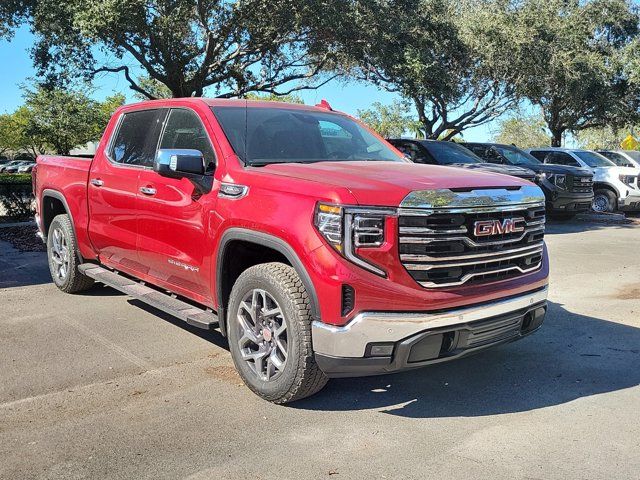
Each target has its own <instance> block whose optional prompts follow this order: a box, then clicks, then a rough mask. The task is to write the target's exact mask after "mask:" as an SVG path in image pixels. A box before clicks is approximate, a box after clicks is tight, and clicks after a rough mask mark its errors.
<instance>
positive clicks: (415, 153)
mask: <svg viewBox="0 0 640 480" xmlns="http://www.w3.org/2000/svg"><path fill="white" fill-rule="evenodd" d="M391 143H392V144H393V146H394V147H396V148H397V149H398V150H400V151H401V152H402V153H404V154H405V155H408V156H409V158H410V159H411V161H412V162H415V163H429V164H434V163H436V162H434V161H433V159H432V158H431V156H430V155H429V153H428V152H426V151H425V150H424V148H423V147H421V146H420V145H419V144H417V143H415V142H407V141H402V140H394V141H393V142H391Z"/></svg>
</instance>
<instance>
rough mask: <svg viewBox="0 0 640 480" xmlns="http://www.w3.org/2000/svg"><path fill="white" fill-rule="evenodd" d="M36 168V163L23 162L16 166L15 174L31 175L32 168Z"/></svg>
mask: <svg viewBox="0 0 640 480" xmlns="http://www.w3.org/2000/svg"><path fill="white" fill-rule="evenodd" d="M35 166H36V162H23V163H22V164H21V165H20V166H18V170H17V173H31V171H32V170H33V167H35Z"/></svg>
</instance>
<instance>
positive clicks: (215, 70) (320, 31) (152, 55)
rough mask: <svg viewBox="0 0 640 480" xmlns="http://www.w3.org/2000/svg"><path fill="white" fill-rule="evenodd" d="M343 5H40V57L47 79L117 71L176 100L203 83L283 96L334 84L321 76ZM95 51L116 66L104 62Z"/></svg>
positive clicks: (230, 91) (207, 0) (121, 1)
mask: <svg viewBox="0 0 640 480" xmlns="http://www.w3.org/2000/svg"><path fill="white" fill-rule="evenodd" d="M343 4H344V5H348V4H349V2H348V1H347V0H334V1H332V2H328V3H325V2H318V1H317V0H280V1H278V2H273V1H269V0H239V1H236V2H229V1H223V0H155V1H153V2H149V1H147V0H110V1H103V2H87V1H85V0H67V1H65V2H38V4H37V7H36V8H35V9H34V10H33V15H32V26H33V28H34V30H35V31H36V32H37V34H38V44H37V46H36V48H35V51H34V56H35V61H36V65H37V66H38V67H39V71H40V74H41V75H42V76H43V77H44V78H46V79H47V80H48V81H49V83H54V84H55V83H58V84H59V83H60V82H61V81H62V82H64V81H65V80H66V79H68V78H72V77H73V76H74V75H75V74H76V73H81V74H83V75H85V76H87V77H93V76H95V75H96V74H99V73H101V72H119V73H121V74H123V75H124V77H125V78H126V80H127V82H128V83H129V85H130V87H131V88H132V89H133V90H134V91H135V92H137V93H138V94H140V95H143V96H144V97H146V98H156V97H155V95H156V94H157V92H158V90H157V88H156V87H157V85H158V84H161V85H164V86H166V88H167V89H168V90H169V91H170V92H171V95H172V96H173V97H188V96H202V95H203V92H204V89H205V88H207V87H211V88H212V89H213V92H214V94H215V95H217V96H219V97H233V96H242V95H244V94H246V93H248V92H265V93H274V94H287V93H291V92H292V91H296V90H300V89H305V88H316V87H317V86H318V85H320V84H322V83H324V82H325V81H328V79H329V77H327V78H324V79H322V80H317V78H316V77H317V76H318V75H319V74H320V73H321V72H322V71H323V69H324V68H325V67H326V66H327V65H328V63H329V62H330V61H331V60H332V59H333V58H334V54H335V52H334V51H333V49H332V40H331V39H332V36H333V33H332V32H333V28H334V26H335V24H336V23H337V21H336V19H337V17H339V16H341V15H342V8H343V7H344V5H343ZM345 8H346V7H345ZM96 51H101V52H102V53H103V54H105V55H104V56H106V57H108V58H110V59H112V60H113V63H107V64H100V62H99V61H98V60H99V58H100V57H99V56H96V54H95V53H96ZM131 64H135V67H136V71H137V70H139V69H142V70H143V72H144V73H143V76H142V77H139V78H136V75H135V72H134V70H133V69H132V68H130V66H129V65H131ZM138 67H139V68H138ZM146 78H149V79H150V80H152V81H153V84H152V85H150V84H149V81H147V80H145V79H146ZM311 80H313V83H311ZM316 80H317V81H316Z"/></svg>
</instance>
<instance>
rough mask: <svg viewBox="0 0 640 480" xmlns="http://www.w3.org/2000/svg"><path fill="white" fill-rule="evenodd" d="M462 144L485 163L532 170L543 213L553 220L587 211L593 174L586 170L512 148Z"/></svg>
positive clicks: (488, 144)
mask: <svg viewBox="0 0 640 480" xmlns="http://www.w3.org/2000/svg"><path fill="white" fill-rule="evenodd" d="M462 145H463V146H464V147H465V148H468V149H469V150H471V151H472V152H473V153H475V154H476V155H478V156H479V157H480V158H482V159H483V160H485V161H487V162H491V163H498V164H502V165H504V164H506V165H515V166H519V167H526V168H529V169H531V170H533V171H534V172H535V173H536V180H535V181H536V183H537V184H538V185H539V186H540V188H542V191H543V192H544V196H545V199H546V202H547V211H548V212H549V213H550V214H552V215H553V216H554V217H556V218H571V217H573V216H574V215H575V214H577V213H579V212H583V211H587V210H589V209H591V203H592V201H593V175H592V173H591V171H590V170H588V169H585V168H579V167H571V166H567V165H548V164H544V163H542V162H541V161H540V160H538V159H537V158H535V157H534V156H532V155H530V154H529V153H527V152H525V151H524V150H520V149H519V148H518V147H515V146H513V145H502V144H498V143H473V142H471V143H464V144H462Z"/></svg>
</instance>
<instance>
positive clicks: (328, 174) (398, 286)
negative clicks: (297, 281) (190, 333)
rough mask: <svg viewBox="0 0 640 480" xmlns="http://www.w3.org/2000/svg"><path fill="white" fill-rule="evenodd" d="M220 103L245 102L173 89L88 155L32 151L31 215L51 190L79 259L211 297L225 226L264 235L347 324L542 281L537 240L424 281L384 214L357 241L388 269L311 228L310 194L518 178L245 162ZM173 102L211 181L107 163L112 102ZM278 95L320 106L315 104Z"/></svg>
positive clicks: (343, 196)
mask: <svg viewBox="0 0 640 480" xmlns="http://www.w3.org/2000/svg"><path fill="white" fill-rule="evenodd" d="M230 104H232V105H236V106H237V105H245V104H247V102H245V101H244V100H219V99H175V100H158V101H153V102H143V103H142V104H137V105H128V106H126V107H123V108H121V109H119V110H118V112H116V114H115V115H114V116H113V118H112V120H111V122H110V123H109V126H108V127H107V130H106V132H105V136H104V138H103V140H102V141H101V143H100V145H99V146H98V149H97V152H96V156H95V157H94V159H93V161H89V160H79V159H76V158H71V157H48V156H43V157H39V158H38V168H37V173H36V175H37V179H36V182H35V184H36V190H37V191H36V192H35V193H36V198H37V204H38V213H39V215H40V216H42V210H41V208H42V195H43V192H44V190H45V189H52V190H55V191H57V192H60V194H62V195H63V196H64V198H65V199H66V201H67V204H68V206H69V209H70V213H71V215H72V217H73V221H74V224H75V228H76V235H77V237H78V243H79V245H80V249H81V252H82V255H83V256H84V257H85V258H87V259H96V258H98V259H99V260H100V261H101V262H103V263H105V264H107V265H108V266H111V267H114V268H119V269H121V270H123V271H124V272H126V273H129V274H132V275H134V276H137V277H139V278H141V279H142V280H145V281H148V282H150V283H154V284H156V285H159V286H161V287H163V288H166V289H168V290H171V291H174V292H176V293H178V294H180V295H184V296H186V297H189V298H191V299H193V300H195V301H198V302H200V303H203V304H205V305H208V306H211V307H213V308H217V306H218V299H217V298H216V296H215V292H216V285H215V281H216V280H215V278H216V258H217V254H218V249H219V247H220V239H221V237H222V235H223V234H224V233H225V232H226V231H227V230H228V229H230V228H235V227H240V228H244V229H248V230H252V231H256V232H261V233H266V234H269V235H272V236H274V237H277V238H278V239H281V240H282V241H284V242H285V243H286V244H288V245H289V246H290V247H291V248H292V249H293V251H294V252H295V253H296V255H297V256H298V258H299V259H300V261H301V263H302V265H303V267H304V268H305V270H306V271H307V273H308V275H309V277H310V279H311V282H312V284H313V287H314V288H315V290H316V295H317V298H318V300H319V309H320V316H321V319H322V321H324V322H327V323H331V324H336V325H342V324H345V323H346V322H348V321H349V320H350V319H351V318H352V317H353V316H355V315H357V314H358V313H359V312H361V311H431V310H442V309H448V308H455V307H460V306H464V305H470V304H475V303H480V302H486V301H491V300H495V299H499V298H502V297H506V296H511V295H516V294H519V293H523V292H527V291H530V290H534V289H536V288H539V287H542V286H544V285H546V284H547V281H548V280H547V278H548V272H549V268H548V259H547V253H546V249H545V253H544V262H543V267H542V269H541V270H539V271H538V272H535V273H531V274H528V275H522V276H520V277H517V278H513V279H508V280H502V281H496V282H492V283H486V284H482V285H475V286H464V285H463V286H459V287H455V288H443V289H425V288H423V287H421V286H420V285H419V284H417V283H416V282H415V281H414V280H413V279H412V278H411V277H410V276H409V274H408V273H407V271H406V270H405V269H404V267H403V266H402V265H401V263H400V259H399V255H398V245H397V239H396V238H395V233H396V232H397V220H396V218H393V217H390V218H388V219H387V228H386V232H387V238H386V242H385V244H383V245H382V246H381V247H380V248H377V249H367V250H366V251H362V252H360V253H361V254H362V255H363V256H366V257H367V259H368V260H369V261H371V262H373V263H375V264H377V265H379V266H380V267H382V268H383V269H384V270H386V271H387V273H388V276H387V278H382V277H379V276H377V275H375V274H373V273H370V272H368V271H366V270H363V269H362V268H360V267H358V266H356V265H354V264H352V263H350V262H349V261H348V260H346V259H345V258H343V257H342V256H341V255H340V254H338V253H337V252H336V251H335V250H334V249H333V248H332V247H330V246H329V245H328V244H327V243H326V242H325V240H324V239H323V238H322V237H321V236H320V234H319V233H318V232H317V231H316V229H315V227H314V225H313V215H314V210H315V208H316V205H317V203H318V202H330V203H336V204H341V205H371V206H398V205H399V204H400V202H401V201H402V199H403V198H404V197H406V195H407V194H408V193H410V192H411V191H415V190H426V189H435V188H459V187H499V186H517V185H525V184H527V182H525V181H522V180H519V179H517V178H515V177H508V176H504V175H499V174H491V173H484V172H477V171H467V170H461V169H455V168H450V167H440V166H432V165H416V164H412V163H404V162H398V163H397V162H320V163H314V164H307V165H304V164H278V165H268V166H265V167H245V166H244V165H243V164H242V162H241V161H240V160H239V159H238V158H237V157H236V155H235V153H234V152H233V149H232V148H231V145H230V144H229V142H228V141H227V139H226V137H225V135H224V133H223V132H222V130H221V128H220V126H219V124H218V122H217V121H216V119H215V117H214V115H213V113H212V111H211V109H210V106H212V105H230ZM248 105H249V107H250V108H262V107H267V106H269V107H272V106H273V104H272V103H269V102H248ZM175 106H181V107H187V108H191V109H193V110H194V111H195V112H196V113H197V114H198V116H199V117H200V118H201V120H202V121H203V124H204V125H205V128H206V129H207V131H208V133H209V136H210V139H211V141H212V144H213V147H214V150H215V153H216V156H217V167H216V171H215V174H214V181H213V189H212V191H211V192H209V193H206V194H204V195H201V196H198V195H195V194H194V193H195V192H194V188H193V185H192V184H191V183H190V182H189V181H188V180H186V179H181V180H176V179H168V178H165V177H161V176H159V175H158V174H156V173H155V172H153V171H152V170H149V169H132V168H121V167H115V166H113V164H111V163H110V161H109V160H108V158H107V157H106V155H105V151H106V149H107V145H108V141H109V139H110V137H111V135H112V133H113V130H114V127H115V125H116V123H117V121H118V118H119V116H120V115H121V114H122V113H124V112H127V111H132V110H137V109H141V108H171V107H175ZM278 106H279V107H281V108H292V109H305V110H310V109H311V110H321V111H323V112H326V110H325V109H318V108H317V107H308V106H300V105H286V104H282V105H280V104H278ZM120 170H127V171H126V172H120ZM96 177H99V178H100V179H102V180H104V182H105V186H107V187H108V188H104V187H105V186H103V187H94V186H92V185H90V184H89V179H90V178H96ZM107 180H108V185H107ZM221 182H230V183H236V184H242V185H246V186H248V187H249V193H248V195H247V196H245V197H244V198H241V199H236V200H232V199H228V198H219V197H218V191H219V188H220V184H221ZM143 186H152V187H154V188H155V189H156V190H157V193H156V195H154V196H153V197H145V196H144V195H143V194H141V193H140V191H139V188H140V187H143ZM125 190H126V192H125ZM122 259H127V260H126V261H123V260H122ZM170 260H171V262H170ZM176 262H177V264H176ZM185 266H186V267H185ZM188 267H193V268H188ZM343 283H349V284H350V285H352V286H353V287H354V288H355V291H356V297H355V308H354V310H353V311H352V313H351V314H350V315H349V316H348V317H341V315H340V289H341V286H342V284H343Z"/></svg>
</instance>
